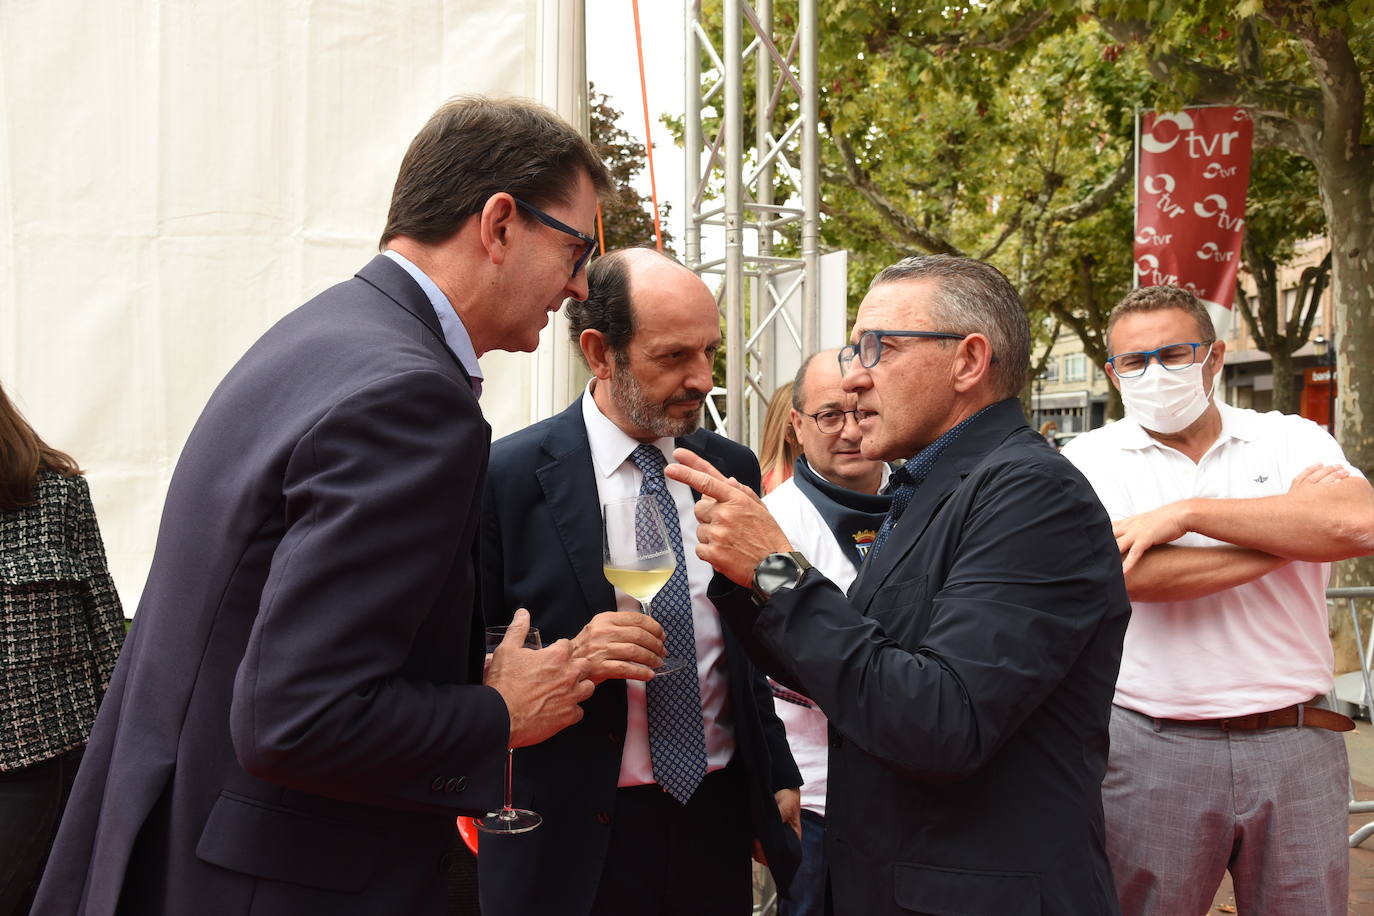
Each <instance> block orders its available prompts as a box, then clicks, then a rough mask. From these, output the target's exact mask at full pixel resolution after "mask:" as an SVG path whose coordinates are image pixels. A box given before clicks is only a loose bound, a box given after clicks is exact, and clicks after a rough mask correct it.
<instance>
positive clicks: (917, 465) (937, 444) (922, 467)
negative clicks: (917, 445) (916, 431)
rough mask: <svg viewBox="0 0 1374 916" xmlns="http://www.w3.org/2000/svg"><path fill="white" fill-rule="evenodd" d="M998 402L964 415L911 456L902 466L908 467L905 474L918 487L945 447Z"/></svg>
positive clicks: (923, 481)
mask: <svg viewBox="0 0 1374 916" xmlns="http://www.w3.org/2000/svg"><path fill="white" fill-rule="evenodd" d="M996 403H998V402H994V404H988V405H987V406H986V407H984V408H982V409H981V410H979V411H978V412H977V413H974V414H970V415H969V416H967V417H964V419H962V420H960V421H959V422H958V423H956V424H954V426H952V427H950V428H949V429H947V430H945V431H944V432H943V433H941V434H940V437H939V438H938V439H936V440H935V441H934V442H932V443H930V444H929V445H927V446H926V447H925V448H923V449H921V450H920V451H919V452H917V453H916V454H914V455H912V456H911V458H910V459H909V460H908V461H907V462H906V463H905V464H903V465H902V467H904V468H906V469H907V471H906V474H905V475H904V476H906V477H910V478H911V480H912V482H913V483H914V484H916V486H918V487H919V486H920V485H921V484H922V483H925V479H926V475H928V474H929V473H930V471H931V469H932V468H934V467H935V462H937V461H939V460H940V456H941V455H943V454H944V452H945V449H947V448H949V446H950V443H952V442H953V441H954V440H955V439H958V438H959V434H960V433H962V432H963V431H964V429H965V428H966V427H968V425H969V424H971V423H972V422H973V421H974V420H976V419H978V418H979V417H981V416H982V415H983V414H984V413H986V412H987V411H988V409H989V408H991V407H993V406H995V404H996Z"/></svg>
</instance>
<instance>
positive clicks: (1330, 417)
mask: <svg viewBox="0 0 1374 916" xmlns="http://www.w3.org/2000/svg"><path fill="white" fill-rule="evenodd" d="M1312 346H1313V347H1315V348H1316V350H1317V362H1319V363H1321V364H1322V365H1323V366H1325V367H1326V431H1327V432H1329V433H1330V434H1331V435H1332V436H1334V435H1336V338H1335V337H1332V338H1331V339H1330V340H1327V339H1326V337H1324V336H1323V335H1321V334H1318V335H1317V336H1316V337H1314V338H1312Z"/></svg>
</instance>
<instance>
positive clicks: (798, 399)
mask: <svg viewBox="0 0 1374 916" xmlns="http://www.w3.org/2000/svg"><path fill="white" fill-rule="evenodd" d="M822 353H824V354H826V355H827V356H829V357H830V358H831V359H835V358H836V356H835V351H834V350H817V351H816V352H815V353H812V354H811V355H810V356H808V357H807V358H806V359H804V360H802V362H801V365H800V366H798V367H797V374H796V375H794V376H792V409H793V410H795V411H796V412H797V413H801V412H802V411H803V410H804V409H805V405H806V373H807V370H809V369H810V368H811V363H812V361H813V360H815V358H816V357H817V356H820V355H821V354H822Z"/></svg>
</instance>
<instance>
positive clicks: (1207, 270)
mask: <svg viewBox="0 0 1374 916" xmlns="http://www.w3.org/2000/svg"><path fill="white" fill-rule="evenodd" d="M1253 137H1254V123H1253V122H1252V121H1251V120H1250V115H1249V114H1248V113H1247V112H1246V111H1245V110H1244V109H1242V108H1185V109H1184V110H1183V111H1173V112H1164V113H1159V114H1155V113H1151V114H1148V115H1145V117H1144V119H1143V120H1142V123H1141V129H1140V160H1139V161H1140V166H1139V168H1138V169H1137V171H1136V210H1135V222H1136V229H1135V269H1136V278H1137V283H1138V285H1140V286H1158V285H1161V284H1170V285H1173V286H1182V287H1184V288H1185V289H1189V290H1192V291H1193V293H1194V294H1195V295H1196V296H1197V297H1198V298H1199V299H1202V300H1203V301H1204V302H1208V303H1212V304H1213V305H1217V306H1221V307H1223V308H1226V309H1230V308H1231V306H1232V305H1233V304H1234V302H1235V292H1236V273H1237V271H1238V270H1239V269H1240V246H1241V238H1242V234H1243V232H1244V229H1245V192H1246V189H1247V188H1248V187H1249V185H1250V146H1251V141H1252V139H1253Z"/></svg>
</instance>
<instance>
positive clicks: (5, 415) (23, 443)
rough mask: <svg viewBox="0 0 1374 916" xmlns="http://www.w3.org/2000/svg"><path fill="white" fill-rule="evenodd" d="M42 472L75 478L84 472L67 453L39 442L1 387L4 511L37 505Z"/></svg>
mask: <svg viewBox="0 0 1374 916" xmlns="http://www.w3.org/2000/svg"><path fill="white" fill-rule="evenodd" d="M39 471H53V472H55V473H57V474H61V475H62V476H63V477H74V476H76V475H77V474H80V473H81V468H79V467H77V466H76V462H75V461H73V460H72V458H71V456H70V455H68V454H66V453H65V452H59V451H58V450H57V449H55V448H52V447H50V446H49V445H48V444H47V443H46V442H44V441H43V440H42V439H40V438H39V436H38V433H36V432H34V431H33V427H32V426H30V425H29V424H28V421H27V420H25V419H24V416H23V414H21V413H20V412H19V410H18V408H16V407H15V406H14V405H13V404H12V403H10V399H9V398H8V397H7V396H6V395H5V389H4V388H3V387H0V511H8V510H10V509H17V508H19V507H20V506H27V505H29V504H30V503H32V502H33V485H34V481H35V480H36V479H37V477H38V472H39Z"/></svg>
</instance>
